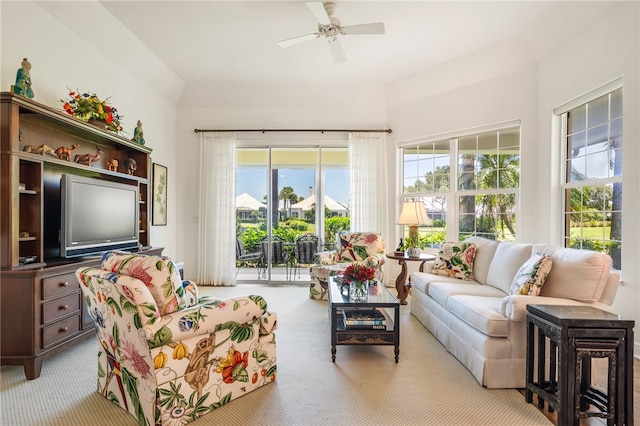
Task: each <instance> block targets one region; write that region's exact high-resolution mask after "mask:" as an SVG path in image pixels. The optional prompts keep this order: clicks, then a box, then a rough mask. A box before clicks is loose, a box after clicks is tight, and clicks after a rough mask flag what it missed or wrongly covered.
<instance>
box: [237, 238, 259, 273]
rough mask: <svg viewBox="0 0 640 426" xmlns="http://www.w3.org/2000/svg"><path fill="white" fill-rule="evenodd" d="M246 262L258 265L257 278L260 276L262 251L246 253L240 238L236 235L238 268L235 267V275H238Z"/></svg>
mask: <svg viewBox="0 0 640 426" xmlns="http://www.w3.org/2000/svg"><path fill="white" fill-rule="evenodd" d="M247 263H255V264H256V265H257V266H258V278H260V270H261V269H260V268H261V265H262V251H257V252H253V253H247V252H246V250H245V248H244V245H243V244H242V241H240V238H238V237H236V266H237V267H238V269H236V276H238V272H239V271H240V268H241V267H243V266H245V265H246V264H247Z"/></svg>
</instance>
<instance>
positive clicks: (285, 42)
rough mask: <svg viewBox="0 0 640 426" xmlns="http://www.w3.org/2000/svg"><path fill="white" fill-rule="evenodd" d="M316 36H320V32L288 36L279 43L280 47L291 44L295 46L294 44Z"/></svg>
mask: <svg viewBox="0 0 640 426" xmlns="http://www.w3.org/2000/svg"><path fill="white" fill-rule="evenodd" d="M314 38H318V34H316V33H313V34H306V35H303V36H298V37H293V38H288V39H286V40H280V41H279V42H278V44H279V45H280V47H289V46H293V45H294V44H298V43H302V42H304V41H308V40H313V39H314Z"/></svg>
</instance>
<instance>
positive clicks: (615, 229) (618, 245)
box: [556, 83, 622, 269]
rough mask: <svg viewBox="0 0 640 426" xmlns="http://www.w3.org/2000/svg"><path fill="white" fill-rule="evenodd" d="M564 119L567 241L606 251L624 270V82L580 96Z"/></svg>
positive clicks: (565, 232)
mask: <svg viewBox="0 0 640 426" xmlns="http://www.w3.org/2000/svg"><path fill="white" fill-rule="evenodd" d="M603 91H604V92H606V93H604V94H603V93H602V92H603ZM558 112H559V111H556V113H558ZM560 117H561V123H562V126H561V129H562V146H563V157H564V173H563V182H562V189H563V196H564V203H563V217H564V226H563V232H564V235H563V237H564V245H565V247H572V248H582V249H591V250H596V251H599V252H603V253H607V254H609V255H610V256H611V258H612V259H613V268H614V269H621V266H622V265H621V258H622V256H621V254H622V87H621V84H620V83H614V84H612V85H610V86H608V87H605V88H603V89H600V90H598V91H596V92H595V93H593V94H591V95H590V96H589V95H588V96H585V97H583V98H581V99H580V100H577V101H576V102H574V103H573V105H570V106H569V107H567V108H566V109H565V111H562V112H561V113H560Z"/></svg>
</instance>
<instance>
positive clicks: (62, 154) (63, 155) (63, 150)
mask: <svg viewBox="0 0 640 426" xmlns="http://www.w3.org/2000/svg"><path fill="white" fill-rule="evenodd" d="M76 149H78V144H77V143H74V144H73V145H71V148H67V147H66V146H61V147H60V148H56V151H55V153H56V157H58V158H59V159H60V160H67V161H71V153H72V152H73V151H75V150H76Z"/></svg>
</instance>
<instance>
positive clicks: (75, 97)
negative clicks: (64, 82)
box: [60, 89, 122, 133]
mask: <svg viewBox="0 0 640 426" xmlns="http://www.w3.org/2000/svg"><path fill="white" fill-rule="evenodd" d="M109 99H110V98H106V99H105V100H100V98H98V95H96V94H95V93H80V92H79V91H73V90H71V89H69V98H68V99H60V102H62V103H63V106H62V108H64V110H65V111H66V112H67V113H68V114H69V115H73V116H74V117H76V118H78V119H80V120H82V121H89V120H92V119H93V120H99V121H103V122H104V123H105V125H106V128H107V130H110V131H112V132H114V133H120V132H121V131H122V126H121V125H120V120H121V119H122V116H120V115H119V114H118V110H117V109H116V108H115V107H113V106H111V105H109V102H108V101H109Z"/></svg>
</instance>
